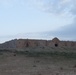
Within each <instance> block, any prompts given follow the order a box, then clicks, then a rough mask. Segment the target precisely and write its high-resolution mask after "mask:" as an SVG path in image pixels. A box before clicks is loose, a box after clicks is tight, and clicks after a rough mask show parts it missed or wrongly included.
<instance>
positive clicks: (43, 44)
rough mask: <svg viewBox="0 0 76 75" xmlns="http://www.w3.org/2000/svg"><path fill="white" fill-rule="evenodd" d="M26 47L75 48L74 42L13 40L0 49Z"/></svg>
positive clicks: (0, 46)
mask: <svg viewBox="0 0 76 75" xmlns="http://www.w3.org/2000/svg"><path fill="white" fill-rule="evenodd" d="M28 47H69V48H72V47H74V48H76V42H75V41H60V40H59V39H58V38H54V39H53V40H33V39H18V40H17V39H15V40H11V41H8V42H5V43H3V44H0V49H24V48H28Z"/></svg>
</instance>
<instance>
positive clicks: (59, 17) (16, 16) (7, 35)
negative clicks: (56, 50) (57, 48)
mask: <svg viewBox="0 0 76 75" xmlns="http://www.w3.org/2000/svg"><path fill="white" fill-rule="evenodd" d="M75 3H76V1H75V0H48V1H47V0H0V42H4V41H7V40H10V39H15V38H38V39H52V38H53V37H58V38H60V39H62V40H76V39H75V38H76V36H75V34H76V33H75V32H76V25H75V24H76V21H75V20H76V4H75Z"/></svg>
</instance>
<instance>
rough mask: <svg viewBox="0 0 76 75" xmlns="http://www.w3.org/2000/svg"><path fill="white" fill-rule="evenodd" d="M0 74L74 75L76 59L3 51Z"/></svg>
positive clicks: (0, 60) (0, 58) (75, 74)
mask: <svg viewBox="0 0 76 75" xmlns="http://www.w3.org/2000/svg"><path fill="white" fill-rule="evenodd" d="M0 75H76V60H75V59H68V58H64V57H52V56H41V57H29V56H25V55H16V56H14V55H13V54H10V53H5V54H3V55H0Z"/></svg>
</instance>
